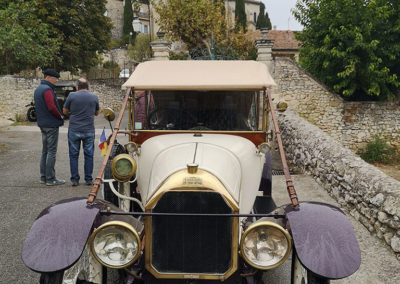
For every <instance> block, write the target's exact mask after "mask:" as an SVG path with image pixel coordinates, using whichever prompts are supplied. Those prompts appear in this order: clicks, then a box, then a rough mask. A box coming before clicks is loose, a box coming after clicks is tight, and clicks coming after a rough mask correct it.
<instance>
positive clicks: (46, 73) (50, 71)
mask: <svg viewBox="0 0 400 284" xmlns="http://www.w3.org/2000/svg"><path fill="white" fill-rule="evenodd" d="M43 74H44V76H45V77H46V76H50V77H54V78H60V74H59V73H58V72H57V71H56V70H54V69H46V70H44V73H43Z"/></svg>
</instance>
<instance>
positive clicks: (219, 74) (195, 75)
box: [122, 60, 275, 91]
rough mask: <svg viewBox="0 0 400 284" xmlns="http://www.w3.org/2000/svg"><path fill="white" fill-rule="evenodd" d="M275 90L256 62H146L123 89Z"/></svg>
mask: <svg viewBox="0 0 400 284" xmlns="http://www.w3.org/2000/svg"><path fill="white" fill-rule="evenodd" d="M271 86H275V82H274V80H273V79H272V77H271V75H270V74H269V72H268V69H267V67H266V65H265V64H263V63H260V62H256V61H228V60H226V61H221V60H215V61H211V60H181V61H170V60H167V61H147V62H144V63H141V64H139V65H138V67H137V68H136V69H135V71H134V72H133V73H132V75H131V76H130V78H129V79H128V81H126V82H125V84H123V85H122V87H123V88H127V87H131V88H134V89H136V90H188V91H190V90H261V89H264V88H267V87H271Z"/></svg>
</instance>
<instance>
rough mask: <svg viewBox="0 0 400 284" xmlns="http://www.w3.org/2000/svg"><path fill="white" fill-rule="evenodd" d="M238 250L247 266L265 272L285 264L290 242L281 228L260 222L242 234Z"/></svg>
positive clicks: (270, 223)
mask: <svg viewBox="0 0 400 284" xmlns="http://www.w3.org/2000/svg"><path fill="white" fill-rule="evenodd" d="M240 249H241V254H242V256H243V258H244V260H245V261H246V262H247V263H248V264H250V265H251V266H253V267H255V268H257V269H262V270H267V269H271V268H275V267H277V266H279V265H281V264H282V263H283V262H285V260H286V259H287V257H288V256H289V253H290V249H291V240H290V236H289V234H288V233H287V232H286V230H285V229H284V228H282V227H281V226H279V225H277V224H275V223H272V222H267V221H260V222H257V223H254V224H253V225H251V226H250V227H249V228H248V229H247V230H246V231H245V232H244V233H243V236H242V239H241V241H240Z"/></svg>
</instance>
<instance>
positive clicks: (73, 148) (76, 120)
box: [63, 78, 99, 186]
mask: <svg viewBox="0 0 400 284" xmlns="http://www.w3.org/2000/svg"><path fill="white" fill-rule="evenodd" d="M76 89H77V91H76V92H73V93H70V94H69V95H68V97H67V100H66V101H65V103H64V107H63V113H64V114H65V115H67V114H69V127H68V148H69V165H70V170H71V183H72V186H78V185H79V179H80V176H79V170H78V160H79V152H80V149H81V144H82V147H83V154H84V158H85V162H84V172H85V184H86V185H92V180H93V178H92V173H93V153H94V136H95V128H94V117H95V116H96V115H98V114H99V99H98V97H97V96H96V95H95V94H93V93H92V92H89V82H88V81H87V79H85V78H79V79H78V81H77V83H76Z"/></svg>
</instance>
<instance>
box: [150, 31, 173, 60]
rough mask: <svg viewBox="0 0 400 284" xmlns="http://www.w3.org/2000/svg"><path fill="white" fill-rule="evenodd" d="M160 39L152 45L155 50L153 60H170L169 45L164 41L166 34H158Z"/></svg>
mask: <svg viewBox="0 0 400 284" xmlns="http://www.w3.org/2000/svg"><path fill="white" fill-rule="evenodd" d="M157 36H158V39H157V40H155V41H152V42H151V43H150V45H151V49H152V50H153V58H152V60H169V43H168V42H167V41H166V40H164V34H162V33H157Z"/></svg>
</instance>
